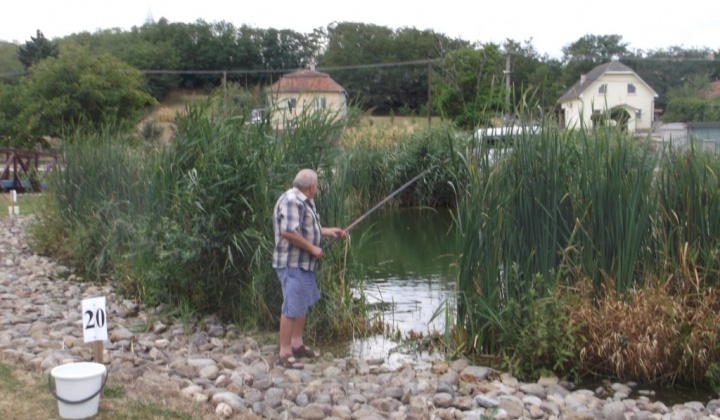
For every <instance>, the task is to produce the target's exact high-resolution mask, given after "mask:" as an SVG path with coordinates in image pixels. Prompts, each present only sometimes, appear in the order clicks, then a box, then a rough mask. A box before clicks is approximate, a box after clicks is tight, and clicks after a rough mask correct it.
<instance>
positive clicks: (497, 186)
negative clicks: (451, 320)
mask: <svg viewBox="0 0 720 420" xmlns="http://www.w3.org/2000/svg"><path fill="white" fill-rule="evenodd" d="M458 162H459V165H460V166H461V167H464V168H465V170H466V171H467V173H469V174H470V177H469V182H468V183H467V184H463V183H461V182H458V183H457V185H459V186H461V187H462V188H461V189H460V190H459V191H458V198H459V201H458V206H457V211H456V226H457V230H458V231H457V238H458V239H457V241H458V243H457V249H458V251H457V255H458V256H459V260H458V275H457V282H458V291H459V293H460V296H459V297H458V299H457V314H458V319H457V322H458V326H459V328H464V329H465V330H466V332H467V333H466V334H465V337H464V338H465V340H467V341H465V342H463V343H459V345H460V346H463V347H464V348H466V349H467V351H471V352H475V353H480V354H503V355H504V360H505V365H506V366H505V367H506V368H510V369H516V370H519V371H520V372H518V374H521V372H524V374H530V375H538V374H539V372H540V369H541V367H543V368H547V367H548V366H552V367H553V368H555V369H557V370H559V371H560V372H565V373H567V372H571V371H572V372H575V373H577V372H578V371H577V370H575V367H574V366H576V365H579V364H575V365H574V362H577V361H578V354H579V352H580V349H581V344H582V337H580V336H579V335H577V336H576V332H577V331H578V329H576V330H575V331H576V332H573V333H571V332H569V331H570V330H568V329H563V324H567V322H566V321H567V320H568V316H569V315H568V313H569V312H568V311H569V310H568V308H567V305H569V303H568V302H570V301H572V299H573V295H572V293H568V291H571V290H573V289H574V288H575V287H576V285H577V283H578V282H579V281H584V280H586V279H590V282H591V284H592V285H593V290H594V292H593V293H595V294H597V296H600V295H601V294H602V293H605V292H606V291H607V288H608V286H609V285H612V287H614V288H615V289H614V293H615V296H625V295H626V294H627V293H628V291H630V290H634V289H635V288H637V287H643V284H644V278H645V276H646V275H648V274H652V273H654V272H655V270H656V266H657V261H655V260H652V259H648V258H647V257H649V255H648V254H647V252H646V251H644V250H646V249H647V248H648V246H649V245H648V244H649V243H650V239H651V233H652V229H651V220H652V217H653V215H654V214H655V211H656V206H655V203H656V200H655V198H654V195H653V188H652V186H653V179H654V169H655V167H656V163H657V155H656V154H655V153H654V151H653V150H652V148H651V147H650V146H649V145H648V144H647V143H644V142H637V141H632V140H630V139H629V138H628V137H627V136H626V135H624V134H623V133H621V132H620V131H615V130H595V131H567V132H562V131H559V130H557V128H555V126H554V125H553V124H552V121H543V123H542V129H541V130H540V132H539V133H538V134H530V133H527V132H526V133H524V134H523V135H522V136H520V137H519V138H515V139H514V141H513V142H512V146H511V148H510V147H507V146H506V145H500V146H499V147H498V148H492V147H490V146H488V145H486V144H480V145H478V146H476V147H468V148H467V149H466V151H465V153H464V155H463V156H462V158H461V159H458ZM550 303H552V304H550ZM558 320H565V321H563V322H561V323H558V322H557V321H558ZM550 330H552V331H554V333H552V334H548V333H547V332H548V331H550ZM531 349H535V350H534V351H530V350H531ZM529 351H530V352H529ZM572 354H574V356H573V355H572ZM539 360H542V362H539V363H538V361H539Z"/></svg>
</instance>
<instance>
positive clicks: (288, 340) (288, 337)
mask: <svg viewBox="0 0 720 420" xmlns="http://www.w3.org/2000/svg"><path fill="white" fill-rule="evenodd" d="M297 320H298V318H288V317H286V316H285V315H280V350H279V352H278V354H279V355H280V356H287V355H289V354H292V347H291V344H292V338H293V333H294V330H295V324H296V323H297ZM303 320H304V318H303ZM304 324H305V323H304V322H303V326H304Z"/></svg>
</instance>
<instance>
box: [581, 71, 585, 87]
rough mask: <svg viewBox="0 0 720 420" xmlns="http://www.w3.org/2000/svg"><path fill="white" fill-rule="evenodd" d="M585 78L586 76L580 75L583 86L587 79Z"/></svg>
mask: <svg viewBox="0 0 720 420" xmlns="http://www.w3.org/2000/svg"><path fill="white" fill-rule="evenodd" d="M585 76H586V75H585V74H581V75H580V84H581V85H582V84H583V83H585V78H586V77H585Z"/></svg>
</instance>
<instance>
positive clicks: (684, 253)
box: [652, 143, 720, 291]
mask: <svg viewBox="0 0 720 420" xmlns="http://www.w3.org/2000/svg"><path fill="white" fill-rule="evenodd" d="M719 174H720V161H718V159H717V156H714V155H712V154H710V153H708V152H705V151H701V150H697V149H696V148H695V147H694V145H693V143H691V147H690V148H689V149H676V148H674V147H673V145H672V144H670V147H669V149H668V150H666V151H665V152H664V153H663V157H662V161H661V164H660V166H659V171H658V176H657V179H656V183H655V189H656V191H657V202H658V206H659V211H658V213H657V214H656V215H655V216H654V218H653V232H654V235H653V239H654V241H653V247H652V249H653V250H654V251H655V252H656V253H657V259H658V260H662V261H665V264H664V265H663V266H662V267H661V269H662V271H663V272H665V273H668V274H673V275H674V279H675V280H674V281H673V284H674V285H675V287H676V288H678V291H688V290H692V291H697V290H698V289H699V288H700V285H698V282H700V283H701V284H704V286H705V287H717V285H718V280H717V279H718V269H719V268H720V252H718V250H719V249H720V239H718V238H720V219H719V218H718V214H720V179H719V178H718V176H719Z"/></svg>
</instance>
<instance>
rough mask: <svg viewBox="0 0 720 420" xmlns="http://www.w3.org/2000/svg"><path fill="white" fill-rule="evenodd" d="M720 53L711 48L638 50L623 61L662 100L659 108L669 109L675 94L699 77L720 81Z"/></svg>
mask: <svg viewBox="0 0 720 420" xmlns="http://www.w3.org/2000/svg"><path fill="white" fill-rule="evenodd" d="M718 58H720V51H712V50H710V49H709V48H684V47H679V46H674V47H669V48H663V49H658V50H650V51H647V52H645V51H637V52H636V53H635V54H634V55H633V56H627V57H625V58H624V59H623V62H625V63H626V64H627V65H628V66H630V67H631V68H632V69H633V70H634V71H635V73H637V74H638V76H640V77H641V78H642V79H643V80H644V81H645V83H647V84H648V85H650V87H652V88H653V90H654V91H655V92H657V94H658V95H659V97H658V98H657V99H656V100H655V107H656V109H665V107H666V106H667V105H668V101H669V100H670V99H671V98H670V96H669V95H671V93H670V92H671V91H672V90H673V89H676V88H681V87H682V86H683V85H684V84H685V83H686V82H688V81H689V80H691V79H693V78H694V77H696V76H700V77H705V78H709V80H711V81H712V80H718V79H720V65H718V61H717V60H718Z"/></svg>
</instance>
